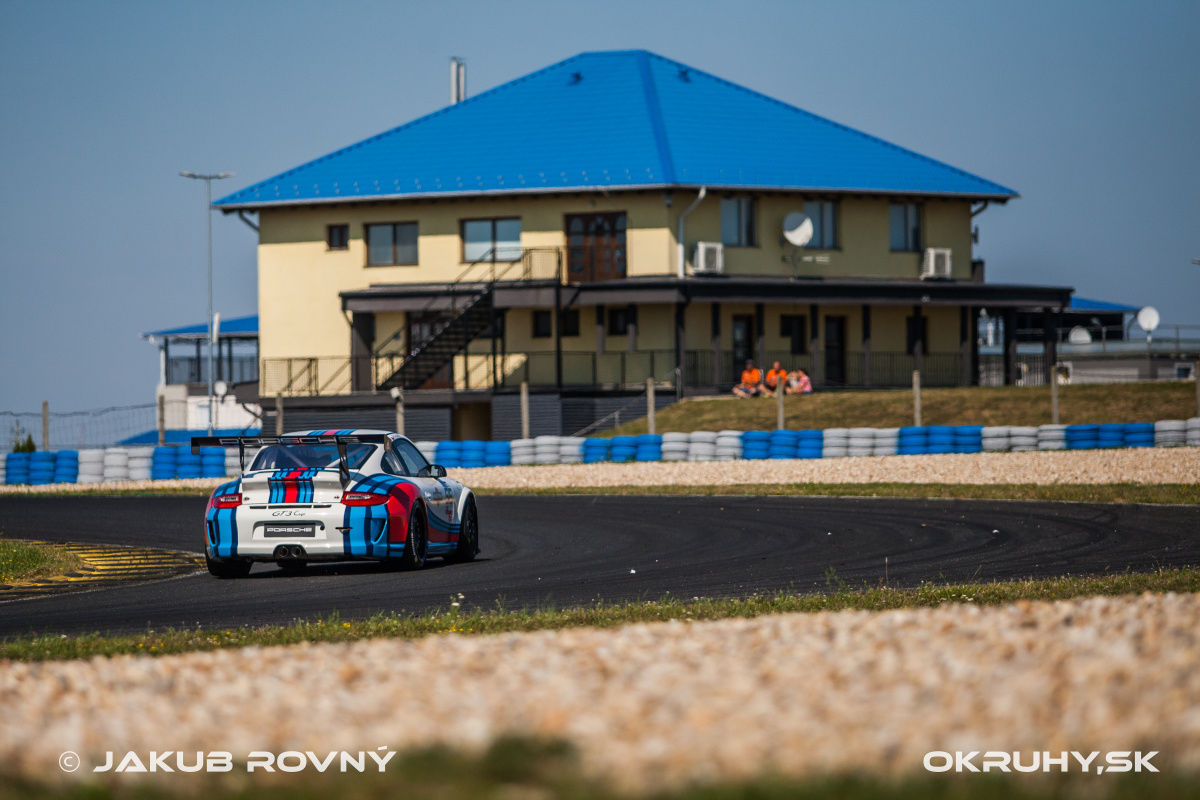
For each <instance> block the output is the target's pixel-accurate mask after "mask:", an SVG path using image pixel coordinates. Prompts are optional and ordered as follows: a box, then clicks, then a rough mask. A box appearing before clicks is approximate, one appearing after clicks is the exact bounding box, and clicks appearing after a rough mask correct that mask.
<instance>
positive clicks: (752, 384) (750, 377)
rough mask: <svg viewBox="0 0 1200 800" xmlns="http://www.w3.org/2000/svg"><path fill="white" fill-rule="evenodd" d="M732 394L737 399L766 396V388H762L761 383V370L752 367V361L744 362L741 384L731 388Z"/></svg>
mask: <svg viewBox="0 0 1200 800" xmlns="http://www.w3.org/2000/svg"><path fill="white" fill-rule="evenodd" d="M733 393H734V394H736V395H737V396H738V397H754V395H756V394H767V387H765V386H763V382H762V370H760V369H759V368H758V367H756V366H754V362H753V361H751V360H749V359H747V360H746V368H745V369H744V370H742V382H741V383H739V384H738V385H737V386H734V387H733Z"/></svg>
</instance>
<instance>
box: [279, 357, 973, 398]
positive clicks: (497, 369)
mask: <svg viewBox="0 0 1200 800" xmlns="http://www.w3.org/2000/svg"><path fill="white" fill-rule="evenodd" d="M683 355H684V358H683V383H684V387H685V388H687V389H710V388H712V387H714V386H716V387H719V388H727V387H729V386H732V385H733V384H734V383H736V382H737V381H738V378H739V376H740V375H741V368H742V362H741V360H740V358H742V357H744V356H741V355H740V354H739V358H738V359H735V357H734V353H733V352H731V351H729V350H725V351H721V352H719V353H714V352H713V351H712V350H687V351H685V352H684V354H683ZM826 356H827V354H826V353H825V351H820V352H819V353H818V355H817V364H818V367H819V369H817V370H813V368H812V363H813V359H812V355H811V354H800V355H795V354H792V353H790V352H786V351H772V350H768V351H767V353H766V357H767V358H766V363H765V366H770V365H771V364H772V363H773V362H775V361H779V362H780V363H781V364H782V365H783V366H784V367H785V368H786V369H788V370H793V369H797V368H799V369H803V370H805V371H806V372H808V373H809V374H810V375H814V376H815V377H816V386H817V387H818V388H830V389H834V388H843V387H867V386H870V387H896V386H908V385H910V384H911V382H912V371H913V369H914V367H915V361H914V358H913V356H911V355H908V354H906V353H893V352H876V353H871V354H870V356H869V357H868V356H867V354H865V353H861V352H847V353H844V354H843V355H842V358H841V364H840V369H837V367H838V366H839V365H838V364H837V363H836V359H834V360H832V361H830V360H828V359H827V358H826ZM402 358H403V356H401V355H392V356H369V357H363V359H361V360H362V361H367V362H369V363H368V365H367V366H369V369H370V372H371V378H372V381H373V385H376V386H378V385H379V384H380V382H381V381H383V380H386V378H387V377H388V376H389V375H391V374H392V373H394V372H395V370H396V367H397V366H398V365H399V363H400V361H401V360H402ZM356 360H357V359H356ZM868 362H869V363H868ZM714 364H715V370H714ZM353 366H355V365H354V364H352V359H350V358H348V357H346V356H324V357H303V358H266V359H263V365H262V380H261V383H260V387H259V391H260V392H261V394H262V395H263V396H264V397H271V396H274V395H277V394H281V395H284V396H293V397H316V396H329V395H342V394H349V393H350V391H351V388H350V376H351V373H352V372H353V371H354V370H353V369H352V367H353ZM493 371H494V373H495V377H496V380H495V381H493V380H492V376H493ZM835 373H840V374H835ZM962 374H963V364H962V356H961V354H959V353H927V354H925V355H924V357H923V358H922V381H923V383H924V384H925V385H926V386H957V385H960V384H961V383H962ZM438 377H439V378H441V377H444V380H442V381H440V382H439V381H438V380H437V379H436V378H435V381H434V383H431V385H430V388H453V389H456V390H460V391H461V390H498V391H509V390H513V389H516V388H518V387H519V386H520V385H521V383H522V382H528V384H529V385H530V386H531V387H535V388H555V387H557V386H559V385H560V384H559V367H558V359H557V354H556V353H555V352H554V351H552V350H551V351H536V352H519V353H511V352H510V353H500V354H497V356H496V359H495V361H494V362H493V359H492V355H491V354H490V353H485V352H469V353H465V354H459V355H457V356H455V357H454V359H453V361H452V363H451V365H450V369H449V370H447V373H446V374H445V375H444V376H438ZM648 378H653V379H654V380H655V381H656V382H657V383H659V384H660V385H662V386H665V387H675V386H676V385H677V383H678V380H679V378H678V374H677V372H676V362H675V351H674V350H638V351H634V352H629V351H625V350H620V351H613V352H607V353H595V352H591V351H583V352H563V353H562V371H561V385H562V386H563V387H564V388H573V389H598V390H621V389H639V388H642V387H644V386H645V385H646V380H647V379H648ZM435 384H436V385H435Z"/></svg>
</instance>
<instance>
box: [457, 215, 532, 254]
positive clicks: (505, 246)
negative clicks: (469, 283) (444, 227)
mask: <svg viewBox="0 0 1200 800" xmlns="http://www.w3.org/2000/svg"><path fill="white" fill-rule="evenodd" d="M462 248H463V250H462V257H463V262H464V263H467V264H472V263H474V262H476V261H483V260H487V261H516V260H517V259H518V258H520V257H521V219H520V217H506V218H503V219H464V220H463V221H462Z"/></svg>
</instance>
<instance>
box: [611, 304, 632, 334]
mask: <svg viewBox="0 0 1200 800" xmlns="http://www.w3.org/2000/svg"><path fill="white" fill-rule="evenodd" d="M628 330H629V309H628V308H610V309H609V310H608V335H609V336H624V335H625V334H626V333H627V332H628Z"/></svg>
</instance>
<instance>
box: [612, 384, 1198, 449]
mask: <svg viewBox="0 0 1200 800" xmlns="http://www.w3.org/2000/svg"><path fill="white" fill-rule="evenodd" d="M785 404H786V405H785V410H784V413H785V415H786V416H785V419H786V421H787V427H789V428H793V429H800V428H853V427H871V428H895V427H900V426H902V425H911V424H912V420H913V402H912V392H911V391H910V390H892V389H888V390H877V391H858V392H817V393H815V394H810V395H801V396H792V397H787V398H785ZM1058 406H1059V421H1060V422H1062V423H1063V424H1064V425H1075V424H1082V423H1097V422H1154V421H1156V420H1160V419H1186V418H1188V417H1194V416H1195V415H1196V387H1195V385H1194V384H1192V383H1184V382H1169V381H1157V382H1147V383H1120V384H1112V383H1109V384H1084V385H1080V386H1060V387H1059V392H1058ZM775 409H776V400H775V398H773V397H754V398H750V399H748V400H740V399H738V398H736V397H718V398H712V399H703V400H689V401H687V402H684V403H679V404H677V405H673V406H671V407H669V408H666V409H663V410H662V411H660V412H659V413H658V414H657V416H656V418H655V422H656V427H657V429H658V430H659V431H678V432H680V433H687V432H690V431H719V430H726V429H729V430H771V429H772V428H774V427H775ZM921 419H922V422H923V423H924V424H926V425H1045V424H1048V423H1049V422H1050V421H1051V420H1050V387H1049V386H1031V387H1022V386H987V387H983V386H973V387H966V388H955V389H922V390H921ZM645 432H646V420H645V419H640V420H637V421H635V422H630V423H628V424H627V425H622V426H621V427H619V428H617V429H615V430H613V431H612V432H611V434H610V433H607V432H606V433H604V434H603V435H604V436H609V435H615V434H635V433H645Z"/></svg>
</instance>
